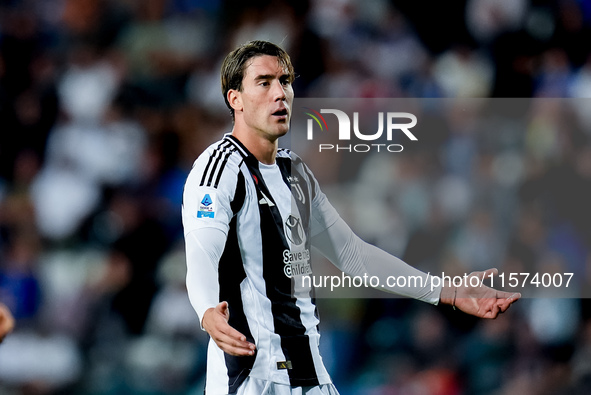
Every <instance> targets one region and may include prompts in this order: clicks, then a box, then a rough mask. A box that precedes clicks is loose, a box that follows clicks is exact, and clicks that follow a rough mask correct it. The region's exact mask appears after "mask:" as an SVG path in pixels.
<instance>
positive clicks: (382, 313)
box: [0, 0, 591, 395]
mask: <svg viewBox="0 0 591 395" xmlns="http://www.w3.org/2000/svg"><path fill="white" fill-rule="evenodd" d="M255 38H256V39H267V40H271V41H274V42H276V43H280V44H281V45H282V46H283V47H284V48H285V49H286V50H287V51H288V52H289V53H290V54H291V56H292V59H293V61H294V64H295V69H296V71H297V73H298V74H299V76H298V78H297V79H296V81H295V83H294V89H295V91H296V97H350V98H365V97H411V98H445V97H464V98H466V97H484V98H486V97H493V98H507V97H526V98H527V97H537V98H578V100H576V101H574V102H570V103H574V104H572V105H569V106H562V105H561V104H560V103H563V102H561V101H550V102H549V104H546V105H541V106H538V107H534V108H529V109H527V111H526V110H524V111H525V115H524V116H523V121H524V125H525V127H524V128H521V127H516V126H515V124H514V123H513V124H512V123H510V122H504V121H503V120H500V121H498V123H497V124H496V125H495V124H493V125H489V126H488V129H487V130H482V129H481V128H480V126H481V125H479V124H478V123H477V122H476V123H475V122H472V121H473V118H471V117H470V114H466V113H465V112H455V111H449V113H448V114H446V116H445V122H431V123H428V122H427V123H426V124H424V125H427V126H424V127H425V128H426V129H425V130H424V132H423V134H422V136H429V137H428V138H427V137H425V138H424V140H423V141H425V140H429V144H424V145H422V147H423V148H424V149H421V150H418V151H417V152H411V153H409V154H408V155H397V156H395V157H393V156H392V155H369V154H368V155H364V156H362V158H363V160H362V161H360V163H356V164H355V169H353V171H345V170H344V169H345V167H342V166H340V164H339V163H338V161H335V162H334V163H333V162H327V161H325V162H322V161H321V159H320V158H319V157H318V155H313V153H305V152H304V153H300V154H302V156H304V157H309V158H310V160H309V161H310V165H311V168H312V170H313V171H315V172H316V174H317V176H318V178H319V179H320V181H321V185H323V186H324V187H325V188H324V189H325V190H326V192H327V194H328V195H329V198H331V199H333V200H334V204H335V205H336V206H337V208H338V209H339V211H340V212H341V213H342V215H343V217H345V219H346V220H347V221H348V222H349V223H350V225H351V227H352V228H353V229H354V230H355V231H356V232H357V233H359V234H360V235H361V236H362V237H364V238H365V239H367V240H368V241H370V242H373V243H375V244H377V245H379V246H381V247H382V248H384V249H386V250H388V251H391V252H393V253H395V254H397V255H398V256H401V257H403V258H404V259H405V260H406V261H407V262H409V263H411V264H413V265H417V266H419V267H421V268H422V269H423V270H430V268H432V267H438V268H445V269H446V271H448V272H450V273H463V272H465V271H471V270H480V269H483V268H487V267H491V266H493V267H498V268H499V269H500V270H501V271H514V272H520V271H528V272H532V273H533V272H536V271H537V272H542V271H549V272H553V271H557V272H574V273H575V276H576V278H577V279H578V281H577V284H579V286H580V287H584V286H588V285H590V282H591V280H588V279H590V278H591V273H590V272H589V267H590V264H591V263H590V261H589V257H590V255H589V252H590V248H589V247H590V245H591V244H590V242H591V211H590V210H589V209H588V207H587V206H588V202H590V201H591V144H590V142H591V118H590V117H589V114H590V113H591V111H589V108H590V106H589V104H591V102H589V101H588V100H585V99H584V98H588V97H591V57H590V56H589V55H590V50H589V48H590V47H589V43H590V42H591V2H589V1H585V0H502V1H499V0H462V1H454V2H433V1H427V0H416V1H397V0H392V1H388V0H371V1H361V0H307V1H297V0H283V1H270V0H256V1H251V2H240V1H237V0H117V1H115V0H2V1H0V301H1V302H3V303H5V304H7V305H8V306H9V307H10V308H11V310H12V311H13V313H14V315H15V318H16V319H17V329H16V330H15V332H14V333H13V334H12V335H11V336H9V337H8V338H7V339H6V340H5V342H4V343H2V345H0V393H2V394H7V395H13V394H14V395H21V394H23V395H29V394H31V395H38V394H39V395H44V394H89V395H90V394H92V395H94V394H96V395H103V394H104V395H107V394H108V395H111V394H141V395H144V394H145V395H160V394H199V393H202V388H203V375H204V366H205V346H206V342H207V336H206V334H205V333H204V332H202V331H201V330H200V329H199V323H198V321H197V316H196V315H195V313H194V312H193V310H192V308H191V306H190V304H189V302H188V298H187V296H186V290H185V288H184V276H185V262H184V244H183V238H182V226H181V221H180V205H181V200H182V199H181V198H182V192H183V184H184V181H185V177H186V175H187V174H188V171H189V169H190V167H191V165H192V162H193V160H194V159H195V158H196V157H197V156H198V154H199V153H200V152H201V151H202V150H203V149H204V148H205V147H207V145H209V144H210V143H211V142H213V141H216V140H217V139H218V138H219V137H220V136H221V134H222V133H224V132H227V131H229V130H230V129H231V121H230V117H229V114H228V111H227V110H226V108H225V105H224V101H223V98H222V96H221V93H220V88H219V85H220V83H219V66H220V63H221V60H222V58H223V56H225V54H226V53H227V52H228V51H229V50H231V49H232V48H234V47H235V46H236V45H237V44H240V43H243V42H245V41H247V40H250V39H255ZM557 103H558V104H557ZM520 126H521V125H520ZM343 166H344V165H343ZM349 170H350V169H349ZM384 179H386V180H388V181H387V182H384ZM368 190H370V191H372V193H371V194H368V193H367V191H368ZM368 197H369V198H370V199H371V206H372V207H373V210H366V211H364V212H363V214H362V215H361V214H359V213H358V212H357V211H356V210H355V201H356V199H358V198H364V199H365V198H368ZM573 296H575V297H573V298H570V299H569V298H555V299H551V298H538V299H527V300H522V301H520V302H519V303H518V304H517V305H516V306H514V307H513V308H512V309H511V310H510V311H509V312H508V313H507V314H506V315H505V316H502V318H500V319H498V320H496V321H487V322H483V321H475V320H472V319H469V318H466V317H464V316H463V315H461V314H459V313H457V312H453V311H448V310H446V309H443V308H434V307H432V306H427V305H423V304H421V303H419V302H415V301H408V300H402V299H346V300H337V299H325V300H319V301H318V304H319V306H320V307H319V308H320V314H321V316H322V324H321V325H322V326H321V332H322V335H323V342H324V343H323V345H322V346H323V348H324V351H323V352H324V354H323V355H324V359H325V361H326V364H327V366H328V367H329V370H330V371H331V372H332V373H331V374H332V375H333V377H334V380H335V383H336V385H337V388H339V390H340V392H341V394H343V395H349V394H372V395H378V394H380V395H381V394H400V395H422V394H434V395H460V394H475V395H485V394H508V395H511V394H519V395H528V394H588V393H591V363H590V361H591V308H590V305H589V303H588V301H587V300H586V299H584V298H578V297H576V296H578V294H574V295H573Z"/></svg>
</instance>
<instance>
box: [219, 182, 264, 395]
mask: <svg viewBox="0 0 591 395" xmlns="http://www.w3.org/2000/svg"><path fill="white" fill-rule="evenodd" d="M237 182H238V183H237V185H236V193H235V195H234V200H233V202H236V205H235V206H234V205H233V206H232V210H239V209H240V208H239V206H240V207H241V206H242V203H241V202H244V198H245V193H246V189H245V186H244V176H243V175H242V172H240V173H239V175H238V181H237ZM236 212H237V211H236ZM236 222H237V217H236V216H234V217H232V220H231V221H230V229H229V231H228V238H227V240H226V245H225V247H224V252H223V254H222V256H221V258H220V263H219V267H218V281H219V284H220V300H225V301H227V302H228V306H229V310H230V319H229V321H228V323H229V324H230V326H232V327H233V328H235V329H236V330H237V331H239V332H240V333H242V334H243V335H244V336H246V339H247V340H248V341H249V342H251V343H254V338H253V336H252V333H251V331H250V328H249V326H248V322H247V320H246V315H245V314H244V304H243V301H242V294H241V292H240V284H241V283H242V281H243V280H244V279H245V278H246V272H245V271H244V263H243V262H242V257H241V254H240V245H239V243H238V235H237V227H236ZM255 358H256V351H255V355H253V356H245V357H236V356H232V355H229V354H226V353H224V359H225V362H226V368H227V369H228V388H229V391H228V393H230V394H233V393H236V391H237V390H238V387H239V386H240V384H242V383H243V382H244V380H245V379H246V377H248V375H249V374H250V371H251V370H252V366H253V365H254V361H255Z"/></svg>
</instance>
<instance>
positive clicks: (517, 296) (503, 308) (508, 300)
mask: <svg viewBox="0 0 591 395" xmlns="http://www.w3.org/2000/svg"><path fill="white" fill-rule="evenodd" d="M520 298H521V294H520V293H519V292H516V293H514V294H512V295H510V296H509V297H508V298H506V299H502V300H501V303H500V304H499V305H500V308H501V312H502V313H504V312H505V311H507V309H508V308H509V307H510V306H511V305H512V304H513V303H514V302H516V301H517V300H519V299H520Z"/></svg>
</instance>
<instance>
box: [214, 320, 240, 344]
mask: <svg viewBox="0 0 591 395" xmlns="http://www.w3.org/2000/svg"><path fill="white" fill-rule="evenodd" d="M218 329H219V331H220V332H221V333H223V334H224V335H226V336H228V337H230V338H232V339H234V340H236V341H239V342H244V343H246V336H244V335H243V334H242V333H240V332H239V331H237V330H236V329H234V328H233V327H231V326H230V325H228V324H226V325H223V326H220V327H219V328H218Z"/></svg>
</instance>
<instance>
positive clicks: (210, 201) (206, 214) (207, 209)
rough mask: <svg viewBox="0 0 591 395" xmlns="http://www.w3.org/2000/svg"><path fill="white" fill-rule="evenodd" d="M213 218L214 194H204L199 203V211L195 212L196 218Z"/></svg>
mask: <svg viewBox="0 0 591 395" xmlns="http://www.w3.org/2000/svg"><path fill="white" fill-rule="evenodd" d="M213 217H215V193H211V192H210V193H206V194H204V195H203V196H202V198H201V200H200V201H199V210H198V211H197V218H213Z"/></svg>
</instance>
